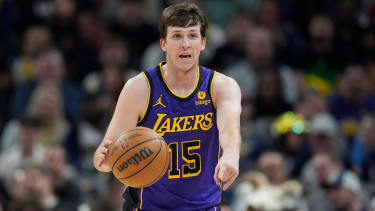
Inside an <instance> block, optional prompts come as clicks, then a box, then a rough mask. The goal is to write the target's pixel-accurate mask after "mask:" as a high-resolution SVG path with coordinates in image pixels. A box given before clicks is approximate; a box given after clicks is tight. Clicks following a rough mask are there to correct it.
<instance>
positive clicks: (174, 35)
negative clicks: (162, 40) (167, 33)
mask: <svg viewBox="0 0 375 211" xmlns="http://www.w3.org/2000/svg"><path fill="white" fill-rule="evenodd" d="M172 38H181V35H180V34H173V35H172Z"/></svg>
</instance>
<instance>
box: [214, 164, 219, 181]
mask: <svg viewBox="0 0 375 211" xmlns="http://www.w3.org/2000/svg"><path fill="white" fill-rule="evenodd" d="M219 170H220V166H219V164H217V165H216V168H215V173H214V180H215V182H216V184H217V185H219V184H220V179H219V177H218V173H219Z"/></svg>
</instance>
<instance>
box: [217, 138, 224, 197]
mask: <svg viewBox="0 0 375 211" xmlns="http://www.w3.org/2000/svg"><path fill="white" fill-rule="evenodd" d="M220 151H221V145H220V141H219V150H218V153H217V163H218V164H219V160H220ZM219 186H220V201H221V193H222V192H223V187H222V186H221V183H220V184H219Z"/></svg>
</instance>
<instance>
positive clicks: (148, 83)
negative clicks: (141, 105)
mask: <svg viewBox="0 0 375 211" xmlns="http://www.w3.org/2000/svg"><path fill="white" fill-rule="evenodd" d="M142 74H143V76H144V77H145V78H146V81H147V85H148V97H147V106H146V109H145V111H144V112H143V114H142V117H141V118H140V119H139V120H138V123H140V122H141V121H142V120H143V118H145V115H146V113H147V110H148V106H149V105H148V104H149V103H150V97H151V84H150V81H148V78H147V76H146V74H145V73H144V72H142Z"/></svg>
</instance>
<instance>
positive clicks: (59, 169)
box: [43, 145, 88, 210]
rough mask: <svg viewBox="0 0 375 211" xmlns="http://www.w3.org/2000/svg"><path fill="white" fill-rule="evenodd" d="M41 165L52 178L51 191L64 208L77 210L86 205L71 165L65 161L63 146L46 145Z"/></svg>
mask: <svg viewBox="0 0 375 211" xmlns="http://www.w3.org/2000/svg"><path fill="white" fill-rule="evenodd" d="M43 167H44V168H45V169H46V170H47V171H48V173H49V174H50V176H51V178H53V180H52V181H51V185H52V189H53V192H54V194H55V195H56V196H57V197H58V199H59V204H61V206H64V207H65V210H78V208H79V207H80V206H88V205H86V204H85V203H84V202H85V196H84V194H83V192H82V191H81V189H80V188H79V186H78V184H76V182H75V180H76V177H75V174H74V171H73V167H72V166H71V165H69V164H68V163H67V155H66V152H65V149H64V148H63V147H61V146H58V145H54V146H51V147H48V148H47V149H46V152H45V156H44V160H43Z"/></svg>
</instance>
